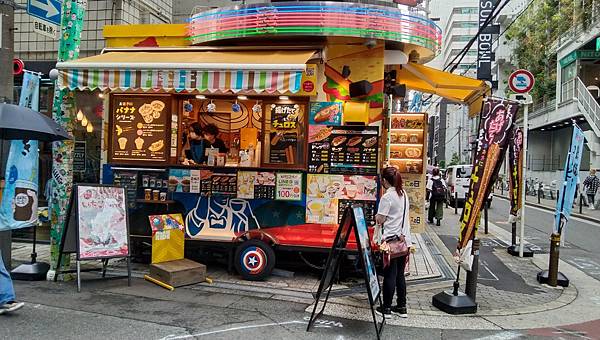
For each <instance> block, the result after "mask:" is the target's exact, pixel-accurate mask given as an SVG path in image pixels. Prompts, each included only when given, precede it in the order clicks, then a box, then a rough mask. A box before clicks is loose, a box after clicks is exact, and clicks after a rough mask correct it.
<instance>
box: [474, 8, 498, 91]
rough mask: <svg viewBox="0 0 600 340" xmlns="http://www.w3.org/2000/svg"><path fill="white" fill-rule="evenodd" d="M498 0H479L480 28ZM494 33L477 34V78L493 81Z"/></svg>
mask: <svg viewBox="0 0 600 340" xmlns="http://www.w3.org/2000/svg"><path fill="white" fill-rule="evenodd" d="M497 2H498V0H479V28H480V29H481V27H482V26H483V24H484V23H485V22H486V20H487V19H488V17H489V16H490V15H491V14H492V11H493V8H494V5H495V4H496V3H497ZM492 54H493V53H492V33H490V32H485V31H483V32H481V33H480V34H479V36H477V79H481V80H486V81H492V60H493V57H492Z"/></svg>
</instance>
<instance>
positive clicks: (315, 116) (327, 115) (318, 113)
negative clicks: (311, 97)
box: [308, 102, 343, 125]
mask: <svg viewBox="0 0 600 340" xmlns="http://www.w3.org/2000/svg"><path fill="white" fill-rule="evenodd" d="M342 106H343V103H342V102H313V103H310V110H309V112H308V123H309V124H311V125H342Z"/></svg>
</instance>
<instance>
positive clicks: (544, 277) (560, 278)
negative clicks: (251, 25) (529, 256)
mask: <svg viewBox="0 0 600 340" xmlns="http://www.w3.org/2000/svg"><path fill="white" fill-rule="evenodd" d="M537 280H538V282H539V283H545V284H548V271H547V270H542V271H541V272H539V273H538V274H537ZM556 284H557V285H558V286H561V287H565V288H566V287H569V278H568V277H566V276H565V275H564V274H563V273H561V272H558V275H557V277H556Z"/></svg>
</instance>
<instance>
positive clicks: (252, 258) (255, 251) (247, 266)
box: [240, 246, 267, 275]
mask: <svg viewBox="0 0 600 340" xmlns="http://www.w3.org/2000/svg"><path fill="white" fill-rule="evenodd" d="M240 261H241V264H242V265H241V268H242V270H243V271H244V272H246V273H248V274H252V275H256V274H260V273H261V272H262V271H263V270H264V269H265V267H266V266H267V254H265V252H264V250H262V249H261V248H259V247H256V246H251V247H248V248H246V249H244V251H243V252H242V254H241V256H240Z"/></svg>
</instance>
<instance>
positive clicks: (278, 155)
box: [269, 104, 302, 164]
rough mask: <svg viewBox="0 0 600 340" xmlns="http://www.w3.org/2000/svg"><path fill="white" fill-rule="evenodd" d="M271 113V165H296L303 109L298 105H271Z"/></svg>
mask: <svg viewBox="0 0 600 340" xmlns="http://www.w3.org/2000/svg"><path fill="white" fill-rule="evenodd" d="M270 113H271V126H270V129H269V130H270V132H269V143H270V148H269V163H275V164H294V163H295V161H296V156H297V155H296V153H297V152H298V149H297V145H298V132H299V128H300V126H299V118H300V115H301V114H302V110H301V107H300V105H298V104H271V106H270Z"/></svg>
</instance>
